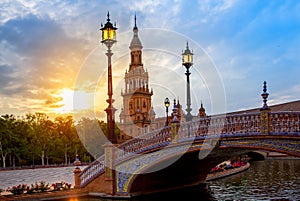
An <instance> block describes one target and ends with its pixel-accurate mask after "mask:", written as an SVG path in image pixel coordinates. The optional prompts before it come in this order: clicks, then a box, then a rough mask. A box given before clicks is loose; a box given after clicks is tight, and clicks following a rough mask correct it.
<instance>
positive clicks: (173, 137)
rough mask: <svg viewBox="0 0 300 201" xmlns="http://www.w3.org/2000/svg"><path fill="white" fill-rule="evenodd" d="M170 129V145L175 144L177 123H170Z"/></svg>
mask: <svg viewBox="0 0 300 201" xmlns="http://www.w3.org/2000/svg"><path fill="white" fill-rule="evenodd" d="M171 127H172V130H171V131H172V143H177V128H178V123H177V122H172V124H171Z"/></svg>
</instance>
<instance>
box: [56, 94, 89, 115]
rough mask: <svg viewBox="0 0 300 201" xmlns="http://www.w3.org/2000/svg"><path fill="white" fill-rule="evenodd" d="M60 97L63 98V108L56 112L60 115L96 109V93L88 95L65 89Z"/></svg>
mask: <svg viewBox="0 0 300 201" xmlns="http://www.w3.org/2000/svg"><path fill="white" fill-rule="evenodd" d="M59 96H60V97H61V98H62V100H61V101H60V102H59V104H61V105H62V106H61V107H60V108H57V109H56V110H55V111H56V112H58V113H69V112H78V111H79V110H88V109H92V108H93V107H94V93H87V92H85V91H83V90H79V91H73V90H71V89H63V90H61V92H60V93H59Z"/></svg>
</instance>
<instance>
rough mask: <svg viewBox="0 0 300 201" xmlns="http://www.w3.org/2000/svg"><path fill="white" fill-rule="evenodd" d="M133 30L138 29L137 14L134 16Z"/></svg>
mask: <svg viewBox="0 0 300 201" xmlns="http://www.w3.org/2000/svg"><path fill="white" fill-rule="evenodd" d="M133 29H137V26H136V13H135V14H134V27H133Z"/></svg>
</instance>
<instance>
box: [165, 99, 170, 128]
mask: <svg viewBox="0 0 300 201" xmlns="http://www.w3.org/2000/svg"><path fill="white" fill-rule="evenodd" d="M164 103H165V107H166V113H167V119H166V126H168V125H169V121H168V113H169V106H170V100H169V99H168V98H166V99H165V102H164Z"/></svg>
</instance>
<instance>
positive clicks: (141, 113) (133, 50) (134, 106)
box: [118, 17, 155, 143]
mask: <svg viewBox="0 0 300 201" xmlns="http://www.w3.org/2000/svg"><path fill="white" fill-rule="evenodd" d="M129 49H130V64H129V70H128V71H127V70H126V72H125V77H124V79H125V90H124V91H122V92H121V95H122V97H123V108H122V109H121V113H120V135H119V137H118V143H121V142H124V141H126V140H128V139H130V138H132V137H136V136H137V135H138V133H139V132H140V130H141V128H145V127H147V126H149V125H150V124H151V121H152V122H153V121H154V119H155V112H154V110H153V108H152V103H151V96H152V95H153V90H152V89H151V90H150V89H149V84H148V83H149V75H148V72H147V71H145V69H144V66H143V62H142V49H143V46H142V43H141V41H140V39H139V37H138V28H137V26H136V17H135V18H134V28H133V38H132V40H131V43H130V46H129Z"/></svg>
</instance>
